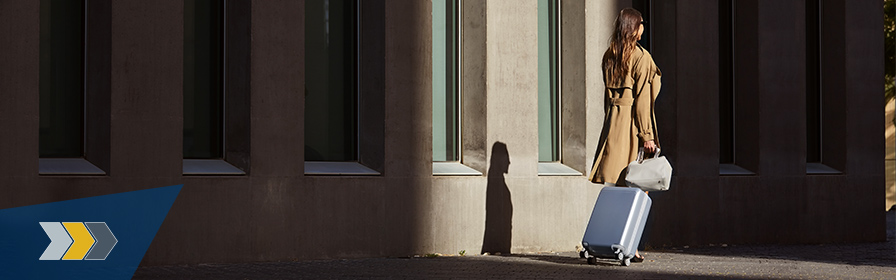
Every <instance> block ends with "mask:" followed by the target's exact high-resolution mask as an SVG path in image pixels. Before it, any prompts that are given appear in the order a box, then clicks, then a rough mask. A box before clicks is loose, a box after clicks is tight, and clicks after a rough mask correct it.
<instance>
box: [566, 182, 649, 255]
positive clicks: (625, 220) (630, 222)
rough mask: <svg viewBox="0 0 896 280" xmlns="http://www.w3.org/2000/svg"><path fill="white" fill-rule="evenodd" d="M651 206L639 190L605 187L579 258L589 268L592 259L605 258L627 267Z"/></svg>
mask: <svg viewBox="0 0 896 280" xmlns="http://www.w3.org/2000/svg"><path fill="white" fill-rule="evenodd" d="M651 203H652V202H651V200H650V197H649V196H647V194H646V193H644V191H642V190H640V189H636V188H626V187H604V188H603V189H602V190H601V191H600V194H598V196H597V202H595V203H594V210H593V211H592V212H591V220H589V221H588V227H587V228H585V237H583V238H582V247H583V250H582V251H581V252H580V256H581V257H583V258H587V259H588V263H590V264H594V263H595V262H596V260H595V258H605V259H616V260H618V261H620V263H622V265H624V266H628V265H629V264H630V263H631V259H632V258H633V257H634V256H635V251H637V250H638V243H639V242H640V241H641V233H643V232H644V224H645V223H646V221H647V215H648V214H649V213H650V205H651Z"/></svg>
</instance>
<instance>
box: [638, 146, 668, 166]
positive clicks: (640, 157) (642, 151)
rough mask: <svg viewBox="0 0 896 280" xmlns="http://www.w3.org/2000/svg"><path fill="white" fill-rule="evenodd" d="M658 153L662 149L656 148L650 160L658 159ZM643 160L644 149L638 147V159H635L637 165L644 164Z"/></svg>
mask: <svg viewBox="0 0 896 280" xmlns="http://www.w3.org/2000/svg"><path fill="white" fill-rule="evenodd" d="M660 151H662V149H660V147H656V152H654V153H653V157H652V158H658V157H660ZM645 159H646V158H644V147H640V148H638V158H637V161H638V163H639V164H640V163H644V160H645Z"/></svg>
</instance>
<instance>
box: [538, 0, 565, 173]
mask: <svg viewBox="0 0 896 280" xmlns="http://www.w3.org/2000/svg"><path fill="white" fill-rule="evenodd" d="M560 55H561V54H560V1H559V0H540V1H538V161H540V162H556V161H560V71H559V70H560Z"/></svg>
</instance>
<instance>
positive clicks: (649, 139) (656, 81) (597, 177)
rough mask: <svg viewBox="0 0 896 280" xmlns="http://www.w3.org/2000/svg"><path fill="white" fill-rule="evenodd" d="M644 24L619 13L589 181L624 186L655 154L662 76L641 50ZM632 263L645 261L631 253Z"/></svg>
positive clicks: (631, 13)
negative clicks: (636, 165)
mask: <svg viewBox="0 0 896 280" xmlns="http://www.w3.org/2000/svg"><path fill="white" fill-rule="evenodd" d="M642 33H644V21H643V19H642V18H641V13H640V12H638V11H637V10H635V9H632V8H626V9H623V10H622V11H620V12H619V15H618V16H617V17H616V23H615V24H614V30H613V35H612V37H610V47H609V48H608V49H607V51H606V52H605V53H604V57H603V63H602V65H601V66H602V68H603V71H604V85H605V86H606V90H605V92H606V101H605V104H606V120H605V121H604V127H603V132H602V133H601V139H600V141H599V142H598V147H597V154H596V155H595V161H594V165H593V166H592V168H591V175H589V178H588V179H589V180H591V182H594V183H603V184H608V185H617V186H625V172H626V170H625V169H626V168H627V167H628V164H629V163H630V162H632V161H635V159H636V158H637V156H638V148H640V147H643V148H644V152H645V154H652V153H654V152H656V150H657V145H656V142H655V140H656V128H655V127H654V123H653V105H654V100H656V96H657V94H659V89H660V76H661V74H660V70H659V68H657V66H656V64H655V63H654V62H653V57H651V56H650V53H648V52H647V50H645V49H644V48H643V47H641V45H639V44H638V40H641V34H642ZM632 260H633V261H635V262H639V261H643V260H644V258H643V257H641V255H640V254H638V253H635V258H634V259H632Z"/></svg>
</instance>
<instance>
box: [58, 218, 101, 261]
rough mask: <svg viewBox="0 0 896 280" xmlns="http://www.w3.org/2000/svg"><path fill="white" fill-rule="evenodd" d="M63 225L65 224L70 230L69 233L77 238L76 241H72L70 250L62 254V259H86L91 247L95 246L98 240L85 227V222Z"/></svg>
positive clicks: (73, 237)
mask: <svg viewBox="0 0 896 280" xmlns="http://www.w3.org/2000/svg"><path fill="white" fill-rule="evenodd" d="M62 225H63V226H65V229H66V230H68V234H69V235H71V236H72V239H74V240H75V243H72V246H71V247H69V248H68V252H66V253H65V255H64V256H62V259H63V260H81V259H84V256H85V255H87V252H88V251H90V247H93V243H94V242H96V241H95V240H93V236H92V235H90V231H88V230H87V228H86V227H84V223H62Z"/></svg>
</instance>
